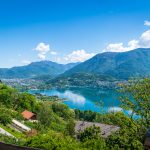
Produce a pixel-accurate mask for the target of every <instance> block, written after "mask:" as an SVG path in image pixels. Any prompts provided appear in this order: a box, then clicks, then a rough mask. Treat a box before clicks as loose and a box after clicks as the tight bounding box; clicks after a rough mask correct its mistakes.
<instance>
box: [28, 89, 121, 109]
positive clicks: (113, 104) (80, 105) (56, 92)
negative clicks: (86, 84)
mask: <svg viewBox="0 0 150 150" xmlns="http://www.w3.org/2000/svg"><path fill="white" fill-rule="evenodd" d="M30 93H32V94H34V93H40V94H43V95H47V96H59V97H60V98H65V99H67V101H64V103H65V104H66V105H68V106H69V107H70V108H72V109H76V108H77V109H80V110H92V111H95V112H108V111H116V110H120V109H121V108H120V107H119V105H120V102H119V100H118V98H119V96H120V94H119V93H118V92H117V91H115V90H102V89H92V88H68V89H50V90H31V91H30Z"/></svg>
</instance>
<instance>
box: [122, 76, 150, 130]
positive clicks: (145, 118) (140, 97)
mask: <svg viewBox="0 0 150 150" xmlns="http://www.w3.org/2000/svg"><path fill="white" fill-rule="evenodd" d="M121 92H122V95H123V96H122V97H121V98H120V100H121V107H122V108H123V109H125V110H130V111H131V112H132V113H131V118H132V117H133V115H134V114H136V115H138V116H139V117H140V118H141V123H142V124H141V125H142V126H143V127H145V128H148V127H149V126H150V78H144V79H141V80H130V81H129V82H128V83H127V84H123V85H121Z"/></svg>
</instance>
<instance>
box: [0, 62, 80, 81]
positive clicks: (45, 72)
mask: <svg viewBox="0 0 150 150" xmlns="http://www.w3.org/2000/svg"><path fill="white" fill-rule="evenodd" d="M77 64H78V63H70V64H65V65H64V64H58V63H55V62H51V61H40V62H33V63H31V64H29V65H26V66H21V67H13V68H10V69H8V68H5V69H0V78H9V79H11V78H36V77H38V76H40V77H42V76H50V77H55V76H57V75H59V74H62V73H64V72H65V71H66V70H68V69H70V68H72V67H74V66H75V65H77Z"/></svg>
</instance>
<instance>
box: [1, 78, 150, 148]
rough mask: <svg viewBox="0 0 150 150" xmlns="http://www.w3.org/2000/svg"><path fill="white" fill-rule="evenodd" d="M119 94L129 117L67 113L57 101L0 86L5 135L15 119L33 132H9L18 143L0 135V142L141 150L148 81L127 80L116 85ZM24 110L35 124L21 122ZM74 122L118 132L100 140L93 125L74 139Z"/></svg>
mask: <svg viewBox="0 0 150 150" xmlns="http://www.w3.org/2000/svg"><path fill="white" fill-rule="evenodd" d="M120 91H121V92H122V93H123V94H122V97H120V98H119V99H120V101H121V102H122V103H121V107H122V108H123V109H125V110H129V111H130V112H131V113H130V115H129V116H127V115H124V113H123V112H113V113H107V114H100V113H96V112H92V111H80V110H70V109H69V108H68V106H66V105H65V104H63V103H62V102H61V101H60V100H58V101H57V100H54V101H53V100H51V101H49V100H46V99H45V98H44V100H42V99H41V97H36V96H34V95H31V94H29V93H19V92H18V91H16V90H15V89H13V88H11V87H8V86H6V85H4V84H0V127H2V128H4V129H6V130H7V131H8V132H9V131H10V124H11V121H12V119H13V118H15V119H17V120H20V121H24V124H26V125H27V126H29V127H31V128H32V129H35V131H36V132H34V133H32V134H30V133H17V131H12V130H11V131H10V132H11V133H12V134H13V135H14V136H15V137H16V138H17V139H18V140H16V139H13V138H10V137H6V136H4V135H0V141H3V142H6V143H11V144H16V145H21V146H28V147H35V148H41V149H45V150H60V149H62V150H68V149H70V150H119V149H124V150H127V149H136V150H138V149H139V150H141V149H144V146H143V143H144V137H145V134H146V132H147V128H148V127H149V126H150V79H147V78H146V79H142V80H139V81H135V80H134V81H133V80H132V81H129V82H128V84H126V85H120ZM25 109H27V110H29V111H32V112H34V113H36V114H37V120H38V121H37V122H30V121H27V120H24V119H23V118H22V116H21V112H22V111H24V110H25ZM131 110H132V111H131ZM135 114H136V115H137V116H138V117H137V118H135V117H134V116H135ZM76 120H83V121H91V122H100V123H106V124H111V125H117V126H119V127H120V130H119V131H117V132H116V133H112V134H111V135H110V136H108V137H107V138H103V137H102V136H101V129H100V128H98V127H96V126H93V127H89V128H87V129H85V131H83V132H80V133H79V134H78V140H77V138H76V133H75V130H74V127H75V121H76ZM13 132H14V133H13Z"/></svg>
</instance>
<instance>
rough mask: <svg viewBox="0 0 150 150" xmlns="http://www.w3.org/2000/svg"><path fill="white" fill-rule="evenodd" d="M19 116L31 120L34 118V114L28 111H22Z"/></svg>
mask: <svg viewBox="0 0 150 150" xmlns="http://www.w3.org/2000/svg"><path fill="white" fill-rule="evenodd" d="M21 114H22V116H23V117H24V118H25V119H31V118H32V117H33V116H35V114H34V113H32V112H30V111H28V110H25V111H23V112H22V113H21Z"/></svg>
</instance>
